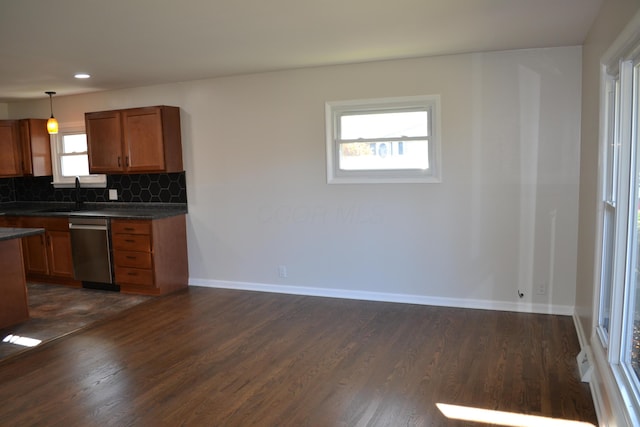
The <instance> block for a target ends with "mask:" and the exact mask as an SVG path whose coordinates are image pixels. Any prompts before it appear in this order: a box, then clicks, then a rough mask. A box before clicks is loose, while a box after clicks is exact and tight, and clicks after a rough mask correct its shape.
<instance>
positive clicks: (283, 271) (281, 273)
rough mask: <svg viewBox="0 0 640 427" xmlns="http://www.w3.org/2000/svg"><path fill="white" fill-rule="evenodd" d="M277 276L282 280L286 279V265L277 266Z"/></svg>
mask: <svg viewBox="0 0 640 427" xmlns="http://www.w3.org/2000/svg"><path fill="white" fill-rule="evenodd" d="M278 276H280V277H281V278H283V279H284V278H286V277H287V266H286V265H279V266H278Z"/></svg>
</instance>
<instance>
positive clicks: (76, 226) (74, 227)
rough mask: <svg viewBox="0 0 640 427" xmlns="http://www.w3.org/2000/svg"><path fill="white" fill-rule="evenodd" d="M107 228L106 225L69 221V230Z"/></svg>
mask: <svg viewBox="0 0 640 427" xmlns="http://www.w3.org/2000/svg"><path fill="white" fill-rule="evenodd" d="M108 229H109V228H108V227H107V226H106V225H85V224H72V223H69V230H104V231H107V230H108Z"/></svg>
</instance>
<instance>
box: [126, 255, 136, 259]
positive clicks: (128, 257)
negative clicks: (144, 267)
mask: <svg viewBox="0 0 640 427" xmlns="http://www.w3.org/2000/svg"><path fill="white" fill-rule="evenodd" d="M136 258H137V257H135V256H130V255H127V259H136Z"/></svg>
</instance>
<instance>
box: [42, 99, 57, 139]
mask: <svg viewBox="0 0 640 427" xmlns="http://www.w3.org/2000/svg"><path fill="white" fill-rule="evenodd" d="M45 93H46V94H47V95H49V107H50V108H51V118H50V119H49V120H47V132H49V135H54V134H56V133H58V121H57V120H56V118H55V117H53V95H55V94H56V93H55V92H45Z"/></svg>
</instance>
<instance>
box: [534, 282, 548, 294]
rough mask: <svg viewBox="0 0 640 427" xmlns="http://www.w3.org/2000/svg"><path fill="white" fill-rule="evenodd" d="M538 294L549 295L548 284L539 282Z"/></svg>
mask: <svg viewBox="0 0 640 427" xmlns="http://www.w3.org/2000/svg"><path fill="white" fill-rule="evenodd" d="M536 293H537V294H538V295H544V294H546V293H547V284H546V282H539V283H538V285H537V286H536Z"/></svg>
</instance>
